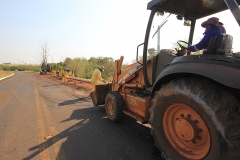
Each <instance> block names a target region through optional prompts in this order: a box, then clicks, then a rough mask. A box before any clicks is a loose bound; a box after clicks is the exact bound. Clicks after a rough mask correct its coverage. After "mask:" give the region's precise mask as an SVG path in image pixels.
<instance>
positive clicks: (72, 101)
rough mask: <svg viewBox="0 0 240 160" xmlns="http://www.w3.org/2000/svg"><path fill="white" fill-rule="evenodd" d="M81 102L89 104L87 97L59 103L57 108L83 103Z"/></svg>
mask: <svg viewBox="0 0 240 160" xmlns="http://www.w3.org/2000/svg"><path fill="white" fill-rule="evenodd" d="M83 102H90V99H89V97H82V98H77V99H73V100H67V101H64V102H61V103H59V104H58V106H65V105H69V104H77V103H83Z"/></svg>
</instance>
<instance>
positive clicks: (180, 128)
mask: <svg viewBox="0 0 240 160" xmlns="http://www.w3.org/2000/svg"><path fill="white" fill-rule="evenodd" d="M175 126H176V127H175V132H176V133H177V135H178V137H179V138H181V139H182V140H185V141H190V140H192V139H193V138H194V135H195V133H194V128H193V126H192V125H191V123H190V122H189V121H187V120H186V119H183V118H179V119H177V121H176V124H175Z"/></svg>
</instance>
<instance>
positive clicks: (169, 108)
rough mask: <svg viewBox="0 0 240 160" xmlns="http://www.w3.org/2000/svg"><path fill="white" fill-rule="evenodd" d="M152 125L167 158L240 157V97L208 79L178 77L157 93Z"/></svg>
mask: <svg viewBox="0 0 240 160" xmlns="http://www.w3.org/2000/svg"><path fill="white" fill-rule="evenodd" d="M152 104H153V106H152V108H151V109H150V115H151V116H150V120H149V121H150V124H151V126H152V134H153V136H154V138H155V143H156V146H157V147H158V148H159V149H160V151H162V157H163V158H165V159H177V160H184V159H206V160H212V159H224V160H226V159H239V158H240V116H239V107H240V105H239V102H238V100H237V99H236V98H235V97H234V96H233V95H231V94H230V93H228V92H227V91H225V90H224V89H222V88H220V87H219V86H218V85H215V84H213V83H211V82H210V81H207V80H205V79H200V78H193V77H191V78H187V79H184V78H182V79H176V80H173V81H171V82H169V83H168V84H166V85H163V86H162V88H161V89H160V90H159V91H157V92H156V94H155V97H154V99H153V102H152Z"/></svg>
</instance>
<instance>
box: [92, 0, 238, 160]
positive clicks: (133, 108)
mask: <svg viewBox="0 0 240 160" xmlns="http://www.w3.org/2000/svg"><path fill="white" fill-rule="evenodd" d="M239 3H240V0H152V1H150V2H149V3H148V4H147V9H149V10H151V14H150V17H149V22H148V25H147V29H146V34H145V40H144V43H142V44H140V45H139V46H137V54H136V62H135V63H133V64H131V65H128V66H127V67H126V68H125V71H121V66H122V63H123V59H124V57H123V56H121V57H120V59H119V60H116V61H115V72H114V75H113V81H112V83H111V84H101V85H97V86H96V89H95V92H94V93H93V94H92V100H93V103H94V104H95V105H105V108H106V113H107V116H108V118H109V119H110V120H111V121H113V122H119V121H121V120H122V118H123V117H124V114H126V115H128V116H131V117H133V118H135V119H136V120H138V121H140V122H142V123H149V124H150V125H151V134H152V135H153V137H154V139H155V145H156V147H158V149H159V150H160V152H161V157H162V158H163V159H171V160H184V159H204V160H215V159H223V160H227V159H236V160H237V159H240V55H239V53H233V52H232V50H231V48H232V42H233V37H234V35H221V36H218V37H213V38H212V39H211V40H210V42H209V44H208V47H207V51H208V53H209V54H207V55H201V54H198V55H195V54H193V53H185V52H184V51H185V48H186V47H187V46H188V45H190V44H192V41H193V35H194V30H195V24H196V21H197V20H199V19H201V18H203V17H206V16H209V15H212V14H215V13H218V12H221V11H225V10H227V9H229V10H230V11H231V13H232V15H233V16H234V18H235V19H236V21H237V23H238V24H239V25H240V9H239V5H238V4H239ZM180 26H181V27H182V28H181V27H180ZM183 27H185V28H183ZM185 31H187V32H188V35H189V36H188V38H187V39H188V40H187V42H186V41H183V40H181V39H180V40H179V39H178V38H181V37H182V36H183V35H186V34H185ZM182 38H185V37H182ZM174 40H178V41H177V42H178V43H177V44H179V48H176V49H174V47H172V46H171V45H169V44H167V42H168V41H170V42H172V41H174ZM184 40H185V39H184ZM141 45H143V53H142V55H139V54H138V50H139V47H140V46H141ZM141 56H142V57H143V58H142V59H139V58H138V57H141Z"/></svg>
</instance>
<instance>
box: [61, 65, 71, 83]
mask: <svg viewBox="0 0 240 160" xmlns="http://www.w3.org/2000/svg"><path fill="white" fill-rule="evenodd" d="M69 72H70V70H69V69H68V68H65V69H64V70H63V71H62V84H67V79H68V77H69Z"/></svg>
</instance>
